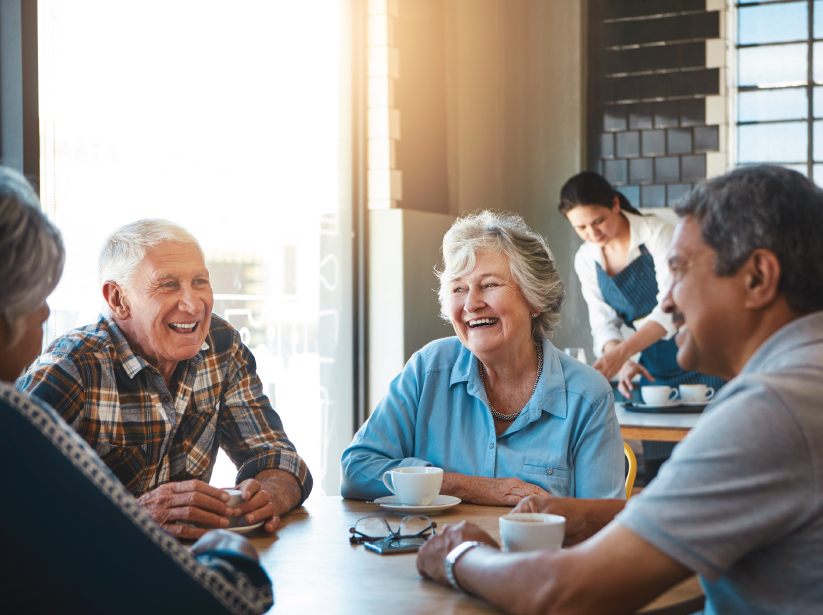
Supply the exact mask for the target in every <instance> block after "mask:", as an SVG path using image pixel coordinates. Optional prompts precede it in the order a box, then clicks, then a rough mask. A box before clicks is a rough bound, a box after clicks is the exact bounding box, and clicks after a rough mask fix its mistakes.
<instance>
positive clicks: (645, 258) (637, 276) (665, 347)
mask: <svg viewBox="0 0 823 615" xmlns="http://www.w3.org/2000/svg"><path fill="white" fill-rule="evenodd" d="M596 267H597V283H598V285H599V286H600V292H601V293H603V299H604V300H605V301H606V303H608V304H609V305H610V306H611V307H612V308H613V309H614V310H615V311H616V312H617V315H618V316H620V318H622V319H623V321H624V322H625V323H626V325H627V326H629V327H631V328H632V329H634V321H635V320H638V319H640V318H642V317H644V316H647V315H648V314H650V313H651V311H652V310H653V309H654V308H655V307H657V293H658V290H659V289H658V287H657V278H656V277H655V274H654V273H655V272H654V259H653V258H652V255H651V254H650V253H649V251H648V250H647V249H646V246H645V245H641V246H640V256H639V257H638V258H636V259H635V260H634V261H632V263H631V264H629V265H628V266H627V267H626V268H625V269H623V271H621V272H620V273H618V274H617V275H615V276H614V277H609V275H608V274H607V273H606V272H605V271H603V268H602V267H601V266H600V263H596ZM640 364H641V365H642V366H643V367H645V368H646V369H647V370H649V373H650V374H651V375H652V376H654V379H655V381H654V382H649V380H648V379H647V378H646V377H645V376H641V379H640V386H646V385H648V384H657V385H663V386H670V387H676V386H677V385H679V384H705V385H707V386H710V387H714V389H715V390H717V389H719V388H720V387H721V386H723V385H724V384H725V383H726V381H725V380H723V379H721V378H717V377H715V376H707V375H706V374H701V373H700V372H687V371H685V370H684V369H683V368H682V367H680V366H679V365H678V364H677V345H676V344H675V342H674V338H671V339H668V340H662V339H661V340H658V341H656V342H655V343H654V344H652V345H651V346H649V347H648V348H646V349H645V350H644V351H643V352H641V353H640Z"/></svg>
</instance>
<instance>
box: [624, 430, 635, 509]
mask: <svg viewBox="0 0 823 615" xmlns="http://www.w3.org/2000/svg"><path fill="white" fill-rule="evenodd" d="M623 452H624V453H626V459H627V460H628V462H629V473H628V474H627V475H626V499H627V500H628V499H629V498H630V497H632V488H633V487H634V479H635V478H636V477H637V457H635V456H634V451H633V450H632V449H631V447H630V446H629V445H628V444H626V442H625V441H624V442H623Z"/></svg>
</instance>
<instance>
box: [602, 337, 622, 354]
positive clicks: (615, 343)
mask: <svg viewBox="0 0 823 615" xmlns="http://www.w3.org/2000/svg"><path fill="white" fill-rule="evenodd" d="M622 341H623V340H609V341H608V342H606V343H605V344H603V354H606V353H607V352H609V351H610V350H613V349H614V348H616V347H617V346H619V345H620V344H621V342H622Z"/></svg>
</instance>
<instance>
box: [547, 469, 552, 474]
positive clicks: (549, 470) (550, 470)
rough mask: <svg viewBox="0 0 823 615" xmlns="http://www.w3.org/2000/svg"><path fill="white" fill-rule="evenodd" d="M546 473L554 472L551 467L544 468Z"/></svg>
mask: <svg viewBox="0 0 823 615" xmlns="http://www.w3.org/2000/svg"><path fill="white" fill-rule="evenodd" d="M546 474H554V470H552V469H551V468H548V469H547V470H546Z"/></svg>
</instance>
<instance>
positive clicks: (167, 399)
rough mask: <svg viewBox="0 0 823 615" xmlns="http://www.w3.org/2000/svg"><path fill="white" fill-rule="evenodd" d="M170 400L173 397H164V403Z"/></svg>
mask: <svg viewBox="0 0 823 615" xmlns="http://www.w3.org/2000/svg"><path fill="white" fill-rule="evenodd" d="M170 401H171V397H164V398H163V403H164V404H167V403H169V402H170Z"/></svg>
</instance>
